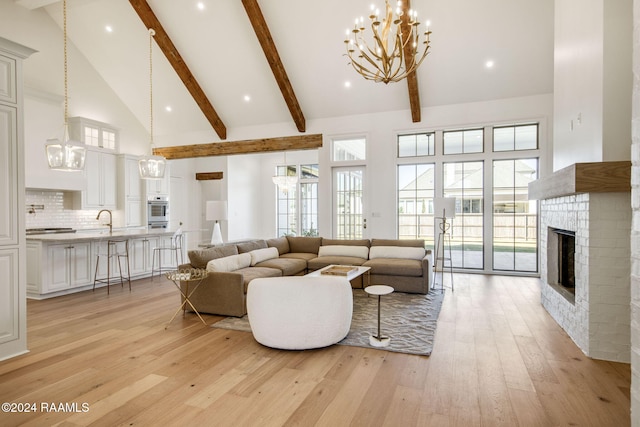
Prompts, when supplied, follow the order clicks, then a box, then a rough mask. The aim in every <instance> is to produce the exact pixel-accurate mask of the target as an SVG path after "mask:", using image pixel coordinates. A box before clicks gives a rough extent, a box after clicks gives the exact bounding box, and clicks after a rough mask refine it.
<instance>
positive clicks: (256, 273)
mask: <svg viewBox="0 0 640 427" xmlns="http://www.w3.org/2000/svg"><path fill="white" fill-rule="evenodd" d="M236 273H238V274H242V281H243V282H244V293H245V294H246V293H247V288H248V287H249V282H251V281H252V280H253V279H257V278H259V277H280V276H282V271H280V270H278V269H277V268H268V267H247V268H241V269H240V270H237V271H236Z"/></svg>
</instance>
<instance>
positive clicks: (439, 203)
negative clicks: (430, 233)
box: [431, 197, 456, 291]
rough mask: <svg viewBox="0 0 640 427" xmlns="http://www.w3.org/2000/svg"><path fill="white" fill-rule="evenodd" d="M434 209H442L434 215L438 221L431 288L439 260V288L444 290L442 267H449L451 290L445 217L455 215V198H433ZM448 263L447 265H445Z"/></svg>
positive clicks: (448, 236)
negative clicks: (439, 213)
mask: <svg viewBox="0 0 640 427" xmlns="http://www.w3.org/2000/svg"><path fill="white" fill-rule="evenodd" d="M434 202H435V211H436V212H440V210H442V216H437V217H435V219H436V220H439V222H438V229H439V230H438V240H437V241H436V254H435V257H434V258H433V285H432V286H431V289H436V277H437V273H438V262H440V265H441V269H440V271H441V272H442V277H441V282H440V289H441V290H442V291H444V269H445V268H448V269H449V274H450V277H451V291H453V262H452V259H451V224H452V222H449V221H447V219H453V218H455V216H456V198H455V197H438V198H436V199H435V201H434ZM447 263H448V265H446V264H447Z"/></svg>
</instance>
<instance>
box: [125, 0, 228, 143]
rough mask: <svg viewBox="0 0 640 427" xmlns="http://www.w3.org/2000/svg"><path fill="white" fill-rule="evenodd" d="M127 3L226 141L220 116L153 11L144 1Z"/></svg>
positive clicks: (225, 133) (130, 0)
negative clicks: (152, 34) (151, 31)
mask: <svg viewBox="0 0 640 427" xmlns="http://www.w3.org/2000/svg"><path fill="white" fill-rule="evenodd" d="M129 3H131V6H133V9H134V10H135V11H136V13H137V14H138V16H139V17H140V19H141V20H142V22H143V23H144V25H145V26H146V27H147V29H153V30H154V31H155V36H154V39H155V41H156V43H157V44H158V46H159V47H160V50H162V52H163V53H164V54H165V56H166V57H167V59H168V60H169V63H170V64H171V66H172V67H173V69H174V70H175V71H176V73H177V74H178V76H179V77H180V79H181V80H182V82H183V83H184V85H185V86H186V88H187V90H188V91H189V93H190V94H191V96H192V97H193V99H194V101H196V103H197V104H198V106H199V107H200V110H202V113H203V114H204V116H205V117H206V118H207V120H208V121H209V123H211V126H212V127H213V129H214V130H215V131H216V133H217V134H218V136H219V137H220V139H226V138H227V128H226V126H225V125H224V123H223V122H222V120H221V119H220V116H218V113H217V112H216V110H215V109H214V108H213V105H211V102H209V99H208V98H207V96H206V95H205V93H204V91H203V90H202V88H201V87H200V85H199V84H198V82H197V81H196V79H195V77H194V76H193V74H192V73H191V71H190V70H189V67H187V64H186V63H185V62H184V60H183V59H182V56H180V52H178V49H177V48H176V47H175V45H174V44H173V42H172V41H171V39H170V38H169V36H168V35H167V32H166V31H165V30H164V28H163V27H162V24H160V21H159V20H158V18H157V17H156V15H155V14H154V13H153V10H151V7H150V6H149V4H148V3H147V2H146V1H145V0H129Z"/></svg>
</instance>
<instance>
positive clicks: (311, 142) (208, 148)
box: [153, 134, 322, 160]
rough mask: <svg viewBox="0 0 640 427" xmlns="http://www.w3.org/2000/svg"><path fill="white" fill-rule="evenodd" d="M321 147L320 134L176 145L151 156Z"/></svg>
mask: <svg viewBox="0 0 640 427" xmlns="http://www.w3.org/2000/svg"><path fill="white" fill-rule="evenodd" d="M320 147H322V134H312V135H296V136H284V137H279V138H261V139H251V140H246V141H233V142H232V141H230V142H213V143H210V144H195V145H178V146H173V147H157V148H154V149H153V154H155V155H158V156H164V157H166V158H167V159H168V160H176V159H189V158H195V157H211V156H229V155H233V154H253V153H263V152H270V151H287V150H310V149H314V148H320Z"/></svg>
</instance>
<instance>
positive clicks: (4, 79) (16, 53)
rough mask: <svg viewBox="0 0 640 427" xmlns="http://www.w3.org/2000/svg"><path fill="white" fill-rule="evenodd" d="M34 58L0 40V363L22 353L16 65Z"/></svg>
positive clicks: (21, 209) (21, 211)
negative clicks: (28, 58)
mask: <svg viewBox="0 0 640 427" xmlns="http://www.w3.org/2000/svg"><path fill="white" fill-rule="evenodd" d="M34 52H35V51H34V50H33V49H30V48H28V47H25V46H22V45H19V44H17V43H14V42H12V41H10V40H7V39H5V38H2V37H0V206H2V208H1V209H0V360H3V359H6V358H9V357H13V356H16V355H19V354H22V353H25V352H26V351H27V326H26V325H27V316H26V312H27V298H26V273H27V268H26V242H25V230H24V218H25V215H26V213H25V198H24V165H25V155H24V126H23V108H24V104H23V95H22V61H23V59H25V58H27V57H29V56H30V55H31V54H32V53H34Z"/></svg>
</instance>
